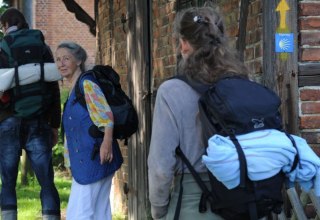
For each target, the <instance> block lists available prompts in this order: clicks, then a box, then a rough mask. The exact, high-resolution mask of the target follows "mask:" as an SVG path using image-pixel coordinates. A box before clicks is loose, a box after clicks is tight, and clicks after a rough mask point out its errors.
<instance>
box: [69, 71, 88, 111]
mask: <svg viewBox="0 0 320 220" xmlns="http://www.w3.org/2000/svg"><path fill="white" fill-rule="evenodd" d="M89 74H92V73H91V71H87V72H84V73H81V75H80V76H79V78H78V79H77V81H76V84H75V85H74V92H75V96H76V99H75V100H74V101H73V102H74V103H75V102H79V103H80V104H81V105H82V106H83V107H84V108H87V104H86V100H85V98H84V94H83V91H82V89H81V85H80V82H83V80H84V77H86V76H88V75H89Z"/></svg>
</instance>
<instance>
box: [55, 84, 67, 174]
mask: <svg viewBox="0 0 320 220" xmlns="http://www.w3.org/2000/svg"><path fill="white" fill-rule="evenodd" d="M68 94H69V89H68V88H64V87H61V88H60V96H61V108H63V103H65V101H66V100H67V98H68ZM59 134H60V135H59V139H58V144H57V145H56V146H54V147H53V149H52V153H53V159H52V162H53V166H54V167H56V168H58V169H65V166H64V144H63V137H62V135H61V128H60V129H59Z"/></svg>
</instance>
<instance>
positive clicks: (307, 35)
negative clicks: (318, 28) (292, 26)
mask: <svg viewBox="0 0 320 220" xmlns="http://www.w3.org/2000/svg"><path fill="white" fill-rule="evenodd" d="M300 45H310V46H320V33H319V32H301V33H300Z"/></svg>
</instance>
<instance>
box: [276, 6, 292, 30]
mask: <svg viewBox="0 0 320 220" xmlns="http://www.w3.org/2000/svg"><path fill="white" fill-rule="evenodd" d="M289 9H290V8H289V5H288V4H287V2H286V0H281V1H280V2H279V4H278V6H277V8H276V11H278V12H279V13H280V28H281V29H285V28H286V26H287V24H286V16H287V11H288V10H289Z"/></svg>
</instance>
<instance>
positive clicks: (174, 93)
mask: <svg viewBox="0 0 320 220" xmlns="http://www.w3.org/2000/svg"><path fill="white" fill-rule="evenodd" d="M174 31H175V36H176V38H177V39H178V40H179V43H178V47H177V56H178V57H179V59H178V63H177V75H181V76H185V77H186V78H187V79H188V80H189V82H190V83H193V84H195V85H196V84H200V85H202V84H204V85H209V84H212V83H214V82H215V81H217V79H219V78H221V77H223V76H227V75H229V76H233V75H241V76H243V77H245V78H247V76H246V73H247V69H246V67H245V66H244V64H243V63H242V62H241V61H240V60H239V59H238V58H237V54H236V52H233V50H231V49H230V48H229V47H228V40H227V37H226V33H225V26H224V24H223V21H222V17H221V16H220V15H219V14H218V13H217V12H216V11H215V10H214V9H213V8H212V7H208V6H207V7H198V8H190V9H186V10H184V11H181V12H178V14H177V15H176V19H175V26H174ZM199 96H200V95H199V94H198V93H197V92H196V91H195V90H194V89H192V88H191V87H190V86H189V85H188V84H187V83H185V82H183V81H182V80H179V79H175V78H173V79H170V80H167V81H165V82H164V83H162V84H161V85H160V87H159V89H158V92H157V97H156V103H155V109H154V115H153V125H152V136H151V143H150V151H149V155H148V178H149V199H150V202H151V214H152V217H153V218H154V219H162V220H173V219H174V216H175V213H176V206H177V202H178V197H179V192H180V181H181V179H182V178H181V177H182V174H184V175H183V180H182V186H183V193H182V202H181V210H180V218H179V219H183V220H194V219H201V220H204V219H210V220H214V219H217V220H218V219H222V218H221V217H220V216H218V215H216V214H215V213H213V212H211V211H210V205H209V204H207V207H208V211H207V212H204V213H200V212H199V202H200V197H201V194H202V191H201V189H200V188H199V186H198V185H197V183H196V182H195V180H194V178H193V176H192V175H191V174H190V172H189V170H188V168H187V167H186V166H185V165H184V164H183V162H182V160H181V159H180V157H177V156H176V154H175V149H176V147H177V146H180V148H181V150H182V151H183V153H184V154H185V155H186V157H187V158H188V160H189V161H190V163H191V165H192V166H193V167H194V168H195V170H196V171H197V172H198V173H199V174H200V176H201V178H202V180H203V181H205V182H206V184H208V185H209V176H208V174H207V170H206V168H205V166H204V164H203V163H202V161H201V158H202V155H203V154H204V153H205V148H206V146H207V145H206V144H207V143H204V141H203V140H202V135H201V125H200V120H199V118H198V112H199V108H198V99H199Z"/></svg>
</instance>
